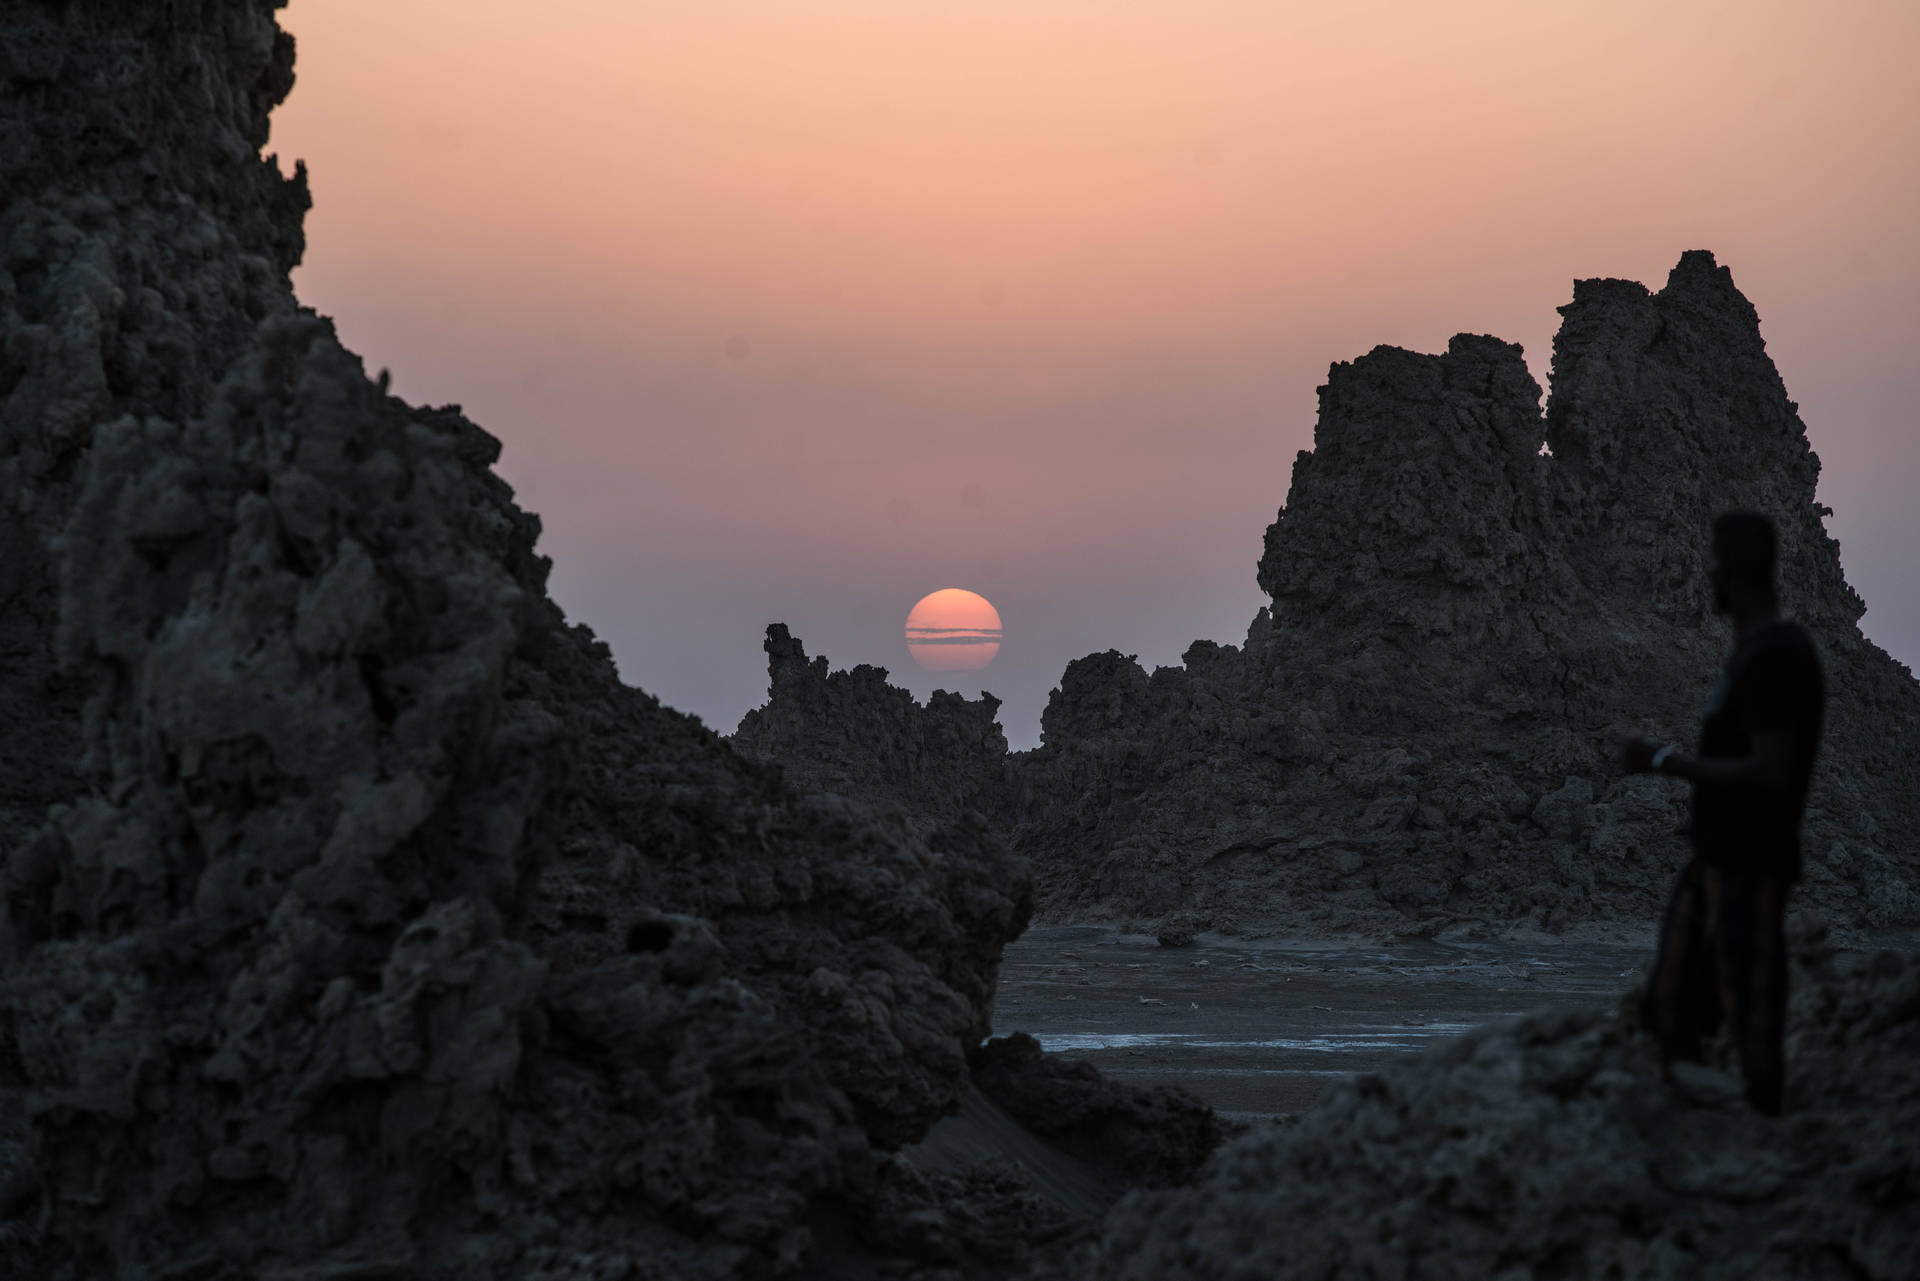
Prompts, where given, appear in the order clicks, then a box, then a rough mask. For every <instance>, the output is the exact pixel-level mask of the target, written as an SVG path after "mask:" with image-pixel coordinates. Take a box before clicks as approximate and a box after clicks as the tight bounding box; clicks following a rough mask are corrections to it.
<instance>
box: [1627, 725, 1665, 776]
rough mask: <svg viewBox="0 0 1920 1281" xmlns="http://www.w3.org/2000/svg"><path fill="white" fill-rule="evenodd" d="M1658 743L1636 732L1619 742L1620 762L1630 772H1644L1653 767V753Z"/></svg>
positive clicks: (1658, 746) (1657, 748)
mask: <svg viewBox="0 0 1920 1281" xmlns="http://www.w3.org/2000/svg"><path fill="white" fill-rule="evenodd" d="M1659 750H1660V744H1658V743H1656V742H1654V741H1653V740H1652V739H1650V738H1641V737H1640V736H1639V735H1638V734H1636V735H1634V736H1633V737H1632V738H1629V739H1627V740H1626V741H1625V742H1623V743H1621V744H1620V763H1621V764H1622V765H1624V766H1626V767H1627V769H1628V770H1629V771H1630V772H1631V773H1635V774H1645V773H1647V772H1648V771H1649V770H1651V769H1652V768H1653V754H1654V753H1655V752H1657V751H1659Z"/></svg>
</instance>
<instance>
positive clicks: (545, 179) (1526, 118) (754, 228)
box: [272, 0, 1920, 744]
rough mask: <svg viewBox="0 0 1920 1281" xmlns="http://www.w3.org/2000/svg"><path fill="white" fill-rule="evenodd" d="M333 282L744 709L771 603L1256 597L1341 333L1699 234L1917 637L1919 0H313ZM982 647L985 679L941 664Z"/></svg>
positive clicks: (1036, 635)
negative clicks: (1752, 313) (980, 596)
mask: <svg viewBox="0 0 1920 1281" xmlns="http://www.w3.org/2000/svg"><path fill="white" fill-rule="evenodd" d="M283 21H284V22H285V24H286V25H287V26H288V28H289V29H290V30H292V31H293V32H294V33H295V35H296V37H297V38H298V40H299V62H298V75H299V81H298V85H297V87H296V89H295V91H294V94H293V96H292V98H291V99H290V100H289V102H288V103H287V104H286V105H285V106H284V107H282V108H281V110H280V112H279V113H278V115H277V117H276V122H275V129H274V138H273V143H272V149H273V150H276V151H278V152H279V153H280V154H281V155H282V156H283V157H287V158H288V159H289V160H290V159H291V158H292V157H296V156H297V157H302V158H304V159H306V160H307V161H308V163H309V164H310V166H311V167H312V169H313V183H314V193H315V202H316V205H315V209H314V212H313V214H312V215H311V216H310V218H309V221H308V231H309V249H308V256H307V263H306V265H305V266H303V267H302V268H301V270H300V272H299V273H298V274H297V276H296V285H297V286H298V288H299V289H300V292H301V295H302V297H303V298H304V299H305V301H307V302H308V303H310V304H312V305H314V306H316V307H318V308H319V309H320V310H322V311H324V312H327V313H328V314H331V315H333V316H334V317H336V318H337V320H338V321H339V323H340V327H341V331H342V334H343V336H344V337H345V339H346V341H347V342H348V344H349V345H350V346H352V347H354V348H355V349H356V350H358V351H360V352H361V353H362V354H363V355H364V356H365V357H366V358H367V360H368V362H369V364H370V365H371V366H374V367H380V366H387V367H390V368H391V369H392V370H393V372H394V376H395V385H396V388H397V389H398V390H399V391H400V392H401V393H402V394H403V395H406V396H408V397H409V398H411V399H414V400H417V401H431V402H440V401H457V402H460V403H462V404H464V405H465V406H466V407H467V409H468V411H469V412H470V413H471V414H472V415H473V416H474V417H475V418H476V419H477V420H478V421H480V422H481V423H482V424H483V425H485V426H486V427H488V428H489V429H490V430H492V431H493V432H494V433H495V434H496V435H499V436H500V437H502V438H503V440H504V441H505V442H506V455H505V459H504V461H503V465H502V470H503V471H504V472H505V474H506V475H507V477H508V479H509V480H511V481H512V482H513V483H514V484H515V486H516V488H518V489H519V490H520V492H521V495H522V498H523V500H524V501H525V502H526V504H527V505H528V506H530V507H531V508H533V509H534V510H536V511H538V512H539V513H540V514H541V516H542V518H543V519H544V520H545V522H546V528H547V536H546V539H545V542H544V544H543V546H544V549H545V550H546V551H547V552H549V554H551V555H553V556H554V557H555V558H556V561H557V569H556V574H555V589H556V591H557V593H558V594H559V596H560V599H561V602H562V604H563V605H565V606H566V607H567V609H568V610H569V612H570V613H572V614H573V615H575V616H576V617H578V618H580V619H582V620H584V621H586V622H588V623H590V624H591V625H593V626H594V627H595V629H596V630H598V631H600V632H601V633H602V635H603V636H605V637H606V638H607V640H608V641H609V642H610V643H611V644H612V645H613V647H614V650H615V653H616V655H617V656H618V657H619V659H620V662H621V667H622V671H623V674H624V675H625V676H626V677H627V679H628V680H630V681H632V682H634V683H636V684H639V685H641V686H643V687H645V688H647V689H649V690H652V691H653V692H656V693H658V694H660V695H661V696H662V697H664V698H666V699H667V700H668V701H669V702H672V703H674V704H676V705H678V706H681V707H685V708H687V709H688V710H691V711H695V712H698V713H700V714H701V715H703V716H705V717H706V718H707V719H708V720H709V721H710V722H711V723H713V724H714V725H715V726H716V727H717V728H720V729H722V730H723V731H724V730H730V729H731V728H732V726H733V723H734V722H735V721H736V720H737V719H738V716H739V714H740V713H741V712H742V711H744V710H745V709H746V708H747V707H748V706H750V705H752V704H753V703H755V702H757V701H759V700H760V699H761V698H762V697H763V695H764V690H765V675H764V669H763V666H762V664H763V661H764V659H763V655H762V654H761V652H760V644H759V641H760V630H761V628H762V626H763V625H764V624H765V623H766V622H768V621H771V620H773V619H781V620H784V621H786V622H787V623H789V624H790V625H791V626H792V627H793V629H794V632H795V634H796V635H798V636H800V637H801V638H802V639H803V640H804V641H805V642H806V643H807V644H808V646H809V648H810V650H813V651H815V652H825V653H827V654H828V655H829V656H830V657H831V658H832V659H833V660H834V662H835V664H836V665H851V664H852V663H855V662H878V663H881V664H884V665H886V666H889V667H890V668H892V669H893V670H894V672H895V674H896V676H897V677H898V678H899V679H900V680H901V682H902V683H903V684H907V685H909V686H910V687H912V688H915V689H916V690H918V691H919V692H921V693H924V692H925V691H926V689H927V688H931V684H932V682H931V680H930V679H929V678H927V677H925V676H924V674H922V673H920V672H918V671H917V670H916V669H915V667H914V665H913V664H912V663H911V661H910V660H909V659H908V658H907V655H906V653H905V650H904V645H903V642H902V640H901V636H900V624H899V620H900V618H901V616H902V612H903V611H904V610H905V609H906V608H907V607H908V606H909V605H911V604H912V602H913V601H914V600H916V599H917V598H918V597H919V596H920V595H922V594H923V593H925V592H927V591H930V590H932V589H934V588H935V587H940V586H946V585H952V584H959V585H961V586H965V587H969V588H972V589H974V590H977V591H980V592H983V593H984V594H986V595H987V596H989V597H990V598H991V599H992V600H993V601H994V602H995V603H996V604H997V605H999V606H1000V608H1001V612H1002V614H1003V615H1004V617H1005V621H1006V645H1005V648H1004V649H1003V650H1002V652H1001V654H1000V657H999V658H998V659H997V660H996V662H995V663H994V664H993V666H992V667H991V668H989V669H988V671H987V672H986V673H984V675H985V677H986V682H987V685H988V687H989V688H991V689H992V690H993V691H994V692H995V693H997V694H1000V695H1001V696H1002V697H1004V698H1005V699H1006V700H1007V705H1006V707H1005V708H1004V709H1003V712H1002V718H1003V721H1004V722H1005V723H1006V725H1007V728H1008V730H1009V734H1010V736H1011V737H1012V738H1013V740H1014V741H1015V742H1016V743H1017V744H1018V743H1023V742H1031V741H1032V739H1033V736H1034V734H1035V733H1036V732H1037V723H1038V716H1039V711H1040V707H1041V706H1042V704H1043V702H1044V699H1045V694H1046V690H1047V688H1048V687H1049V686H1051V685H1052V684H1053V683H1054V682H1055V681H1056V680H1057V679H1058V677H1059V673H1060V670H1061V668H1062V667H1063V666H1064V665H1065V663H1066V662H1067V661H1068V660H1069V659H1071V658H1073V657H1076V656H1078V655H1079V654H1081V653H1085V652H1088V651H1090V650H1094V649H1103V648H1108V647H1113V648H1118V649H1121V650H1123V651H1125V652H1129V653H1139V654H1140V655H1141V657H1142V659H1143V661H1146V662H1149V663H1154V662H1171V661H1175V659H1176V658H1177V655H1178V654H1179V652H1180V651H1181V650H1182V649H1183V648H1184V647H1185V645H1186V643H1187V641H1189V640H1191V639H1193V638H1194V637H1198V636H1206V637H1211V638H1215V639H1223V640H1237V639H1238V637H1239V634H1240V633H1241V631H1242V630H1243V629H1244V627H1245V623H1246V620H1247V618H1248V617H1250V616H1251V614H1252V613H1253V611H1254V609H1255V608H1257V606H1258V605H1259V603H1260V600H1261V597H1260V594H1259V592H1258V590H1257V588H1256V587H1255V586H1254V583H1253V564H1254V560H1255V558H1256V557H1257V555H1258V551H1259V542H1260V535H1261V531H1262V530H1263V529H1264V527H1265V525H1266V524H1267V522H1269V521H1270V520H1272V518H1273V515H1274V511H1275V509H1276V508H1277V507H1278V506H1279V505H1280V503H1281V501H1282V500H1283V498H1284V496H1285V491H1286V485H1287V478H1288V469H1289V467H1290V465H1291V460H1292V457H1293V453H1294V451H1295V450H1296V449H1299V448H1303V447H1305V446H1307V445H1308V444H1310V443H1311V439H1312V428H1313V408H1314V387H1315V386H1316V385H1317V384H1318V383H1319V382H1321V381H1322V380H1323V379H1324V376H1325V371H1326V366H1327V364H1328V363H1329V362H1330V361H1333V360H1338V359H1347V358H1351V357H1352V356H1355V355H1358V354H1360V353H1361V352H1364V351H1366V350H1367V349H1368V348H1370V347H1372V346H1373V345H1375V344H1376V343H1381V342H1391V343H1398V344H1401V345H1404V346H1410V347H1414V348H1418V349H1422V350H1438V349H1440V348H1441V347H1443V346H1444V344H1445V341H1446V339H1447V337H1448V336H1449V335H1450V334H1452V333H1454V332H1456V331H1459V330H1472V331H1476V332H1491V333H1495V334H1499V335H1500V336H1502V337H1505V338H1508V339H1511V340H1515V341H1519V342H1522V343H1524V344H1525V345H1526V348H1527V351H1528V355H1529V359H1530V360H1531V361H1532V363H1533V364H1534V367H1535V371H1536V374H1537V375H1538V376H1539V377H1541V378H1542V380H1543V381H1544V378H1545V372H1546V371H1545V362H1546V356H1547V353H1548V348H1549V342H1550V339H1551V335H1552V331H1553V326H1554V324H1555V322H1556V321H1557V317H1556V316H1555V314H1554V310H1553V309H1554V308H1555V307H1556V306H1558V305H1559V304H1561V303H1563V302H1565V301H1566V299H1567V298H1568V297H1569V295H1570V293H1571V282H1572V280H1573V279H1574V278H1575V277H1577V276H1595V275H1616V276H1629V277H1633V278H1636V279H1640V280H1644V281H1647V282H1649V283H1651V284H1653V285H1655V286H1656V287H1657V286H1658V284H1659V283H1660V282H1661V281H1663V280H1664V278H1665V274H1666V271H1667V269H1668V268H1669V267H1671V266H1672V264H1673V262H1674V260H1675V259H1676V258H1677V257H1678V256H1679V254H1680V252H1681V251H1682V250H1683V249H1688V248H1694V247H1701V248H1709V249H1712V250H1714V252H1715V253H1716V254H1717V255H1718V256H1719V258H1720V261H1721V262H1723V263H1725V264H1727V265H1729V266H1730V267H1731V268H1732V269H1733V273H1734V279H1735V281H1736V282H1737V283H1738V284H1739V285H1740V286H1741V288H1742V289H1743V290H1745V292H1746V293H1747V294H1748V296H1749V297H1750V298H1752V299H1753V301H1754V303H1755V305H1756V306H1757V307H1758V308H1759V310H1760V313H1761V317H1762V322H1763V325H1764V327H1765V333H1766V337H1767V340H1768V344H1769V348H1770V350H1771V351H1772V352H1773V354H1774V358H1775V360H1776V361H1777V362H1778V363H1779V364H1780V366H1781V371H1782V374H1783V376H1784V377H1785V379H1786V381H1787V386H1788V389H1789V392H1790V393H1791V394H1792V395H1794V396H1795V398H1796V399H1797V400H1799V402H1800V404H1801V408H1802V414H1803V416H1804V417H1805V418H1806V420H1807V423H1808V426H1809V430H1810V434H1811V436H1812V439H1813V444H1814V447H1815V449H1816V450H1817V451H1819V453H1820V454H1821V457H1822V459H1823V460H1824V462H1825V464H1826V471H1825V474H1824V477H1823V482H1822V498H1823V500H1824V501H1826V502H1828V503H1829V504H1831V505H1832V506H1834V507H1835V508H1836V509H1837V515H1836V517H1835V518H1834V520H1833V521H1832V522H1831V525H1832V528H1833V530H1834V532H1835V533H1836V534H1837V535H1839V536H1840V538H1841V539H1842V543H1843V547H1844V553H1845V557H1846V564H1847V569H1848V573H1849V576H1850V578H1851V579H1852V581H1853V582H1854V584H1855V586H1856V587H1858V588H1860V589H1861V591H1862V593H1863V595H1864V596H1865V597H1866V600H1867V603H1868V606H1869V609H1870V613H1869V615H1868V618H1867V619H1866V623H1865V626H1866V629H1867V631H1868V634H1869V635H1871V636H1874V637H1875V638H1876V639H1878V640H1880V641H1881V643H1882V644H1884V645H1886V646H1887V647H1888V648H1889V649H1891V650H1892V651H1893V652H1894V653H1895V654H1896V656H1899V657H1901V658H1903V659H1905V660H1906V661H1908V662H1910V663H1911V662H1920V590H1916V589H1920V571H1917V570H1916V569H1915V568H1914V567H1913V565H1912V557H1911V556H1910V555H1909V554H1908V549H1910V548H1912V547H1914V546H1916V545H1920V517H1917V516H1915V515H1914V514H1913V513H1912V512H1911V511H1910V509H1911V508H1913V507H1915V506H1916V504H1914V503H1912V502H1911V501H1910V500H1909V498H1908V495H1909V494H1910V493H1911V492H1913V490H1914V489H1915V488H1916V487H1917V486H1920V450H1917V449H1916V442H1915V421H1914V416H1915V407H1916V405H1920V361H1915V360H1913V359H1912V357H1911V352H1913V351H1914V350H1916V349H1917V348H1920V236H1917V235H1916V234H1915V232H1914V228H1915V227H1916V226H1920V88H1917V87H1916V86H1917V85H1920V76H1916V75H1915V74H1914V72H1913V67H1914V66H1915V65H1916V62H1917V61H1920V6H1914V5H1912V4H1910V3H1904V2H1900V3H1894V2H1883V3H1848V2H1846V0H1841V2H1839V3H1822V4H1812V3H1802V4H1777V3H1764V2H1755V0H1744V2H1742V3H1697V4H1674V3H1671V2H1669V3H1660V4H1653V3H1637V2H1634V3H1619V2H1609V3H1598V2H1596V3H1588V4H1574V3H1558V2H1545V0H1513V2H1511V3H1468V2H1457V3H1454V4H1450V5H1446V6H1438V5H1431V4H1426V3H1342V4H1325V3H1316V4H1288V3H1281V2H1279V0H1262V2H1258V3H1255V2H1251V0H1249V2H1246V3H1227V2H1219V3H1196V4H1188V5H1179V6H1176V5H1171V4H1152V5H1150V4H1145V3H1123V2H1119V0H1100V2H1099V3H1095V2H1094V0H982V2H980V3H973V4H968V5H964V6H960V5H950V4H934V3H930V2H927V3H923V2H921V0H869V2H867V3H850V2H841V3H824V2H822V3H811V4H806V3H771V2H768V3H744V2H738V0H702V2H701V3H699V4H666V3H641V4H634V3H631V2H625V3H622V2H616V0H546V2H545V3H542V4H540V5H530V4H526V3H524V2H522V3H517V4H506V3H500V2H498V0H465V2H464V3H461V4H458V5H455V4H451V3H426V2H425V0H324V2H323V0H293V4H292V6H291V8H290V9H288V10H287V11H286V13H285V14H284V15H283ZM945 683H947V684H949V685H951V684H953V683H954V682H953V681H951V680H948V681H947V682H945Z"/></svg>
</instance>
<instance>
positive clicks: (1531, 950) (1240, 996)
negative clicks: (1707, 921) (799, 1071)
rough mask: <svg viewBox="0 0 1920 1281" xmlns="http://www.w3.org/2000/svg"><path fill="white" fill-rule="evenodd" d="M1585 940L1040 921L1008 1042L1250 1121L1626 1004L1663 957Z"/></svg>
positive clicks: (1016, 955) (1022, 950)
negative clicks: (1170, 929) (1440, 1047)
mask: <svg viewBox="0 0 1920 1281" xmlns="http://www.w3.org/2000/svg"><path fill="white" fill-rule="evenodd" d="M1656 928H1657V923H1649V924H1648V927H1647V940H1646V943H1645V944H1644V945H1641V946H1632V947H1628V946H1621V945H1619V944H1607V943H1592V942H1569V941H1556V940H1551V939H1540V940H1537V941H1514V940H1502V941H1486V942H1459V943H1435V942H1428V941H1424V940H1419V941H1410V942H1404V943H1329V942H1324V941H1315V942H1298V941H1287V940H1284V939H1265V940H1247V939H1241V938H1229V937H1225V936H1221V935H1213V934H1203V935H1201V936H1200V939H1199V941H1198V942H1197V943H1196V944H1195V945H1194V946H1192V947H1185V948H1166V947H1161V946H1160V945H1159V943H1157V942H1156V941H1155V940H1154V939H1153V937H1151V936H1149V935H1142V934H1123V933H1119V932H1116V931H1114V930H1111V929H1107V928H1103V927H1099V926H1038V927H1035V928H1033V929H1030V930H1029V931H1028V932H1027V933H1026V935H1025V936H1024V937H1023V938H1021V939H1019V940H1018V941H1017V942H1015V943H1014V944H1013V945H1012V946H1011V947H1009V948H1008V949H1007V950H1006V959H1005V962H1004V965H1003V967H1002V969H1001V973H1000V991H999V997H998V999H997V1001H996V1003H995V1009H994V1034H995V1035H996V1036H1004V1035H1007V1034H1008V1033H1012V1032H1027V1033H1030V1034H1032V1035H1033V1036H1034V1037H1036V1038H1037V1039H1038V1040H1039V1041H1040V1043H1041V1044H1042V1045H1043V1046H1044V1047H1045V1048H1047V1049H1048V1050H1052V1051H1056V1052H1059V1053H1062V1054H1067V1055H1070V1056H1072V1057H1084V1058H1087V1059H1090V1060H1092V1061H1093V1062H1094V1063H1095V1064H1097V1065H1098V1066H1099V1068H1100V1070H1101V1071H1102V1072H1105V1073H1108V1074H1109V1075H1111V1076H1114V1077H1116V1078H1118V1079H1121V1080H1125V1081H1131V1082H1134V1083H1137V1084H1142V1085H1151V1084H1159V1083H1165V1084H1170V1085H1179V1086H1183V1087H1185V1088H1186V1089H1188V1090H1190V1091H1192V1092H1193V1093H1194V1094H1196V1095H1198V1096H1199V1097H1200V1098H1202V1099H1204V1100H1206V1101H1207V1102H1208V1103H1210V1104H1212V1105H1213V1107H1214V1109H1215V1110H1216V1111H1218V1112H1221V1113H1223V1114H1226V1115H1227V1116H1228V1117H1231V1118H1233V1119H1235V1120H1242V1121H1258V1120H1261V1119H1263V1118H1265V1117H1268V1116H1273V1115H1276V1114H1285V1113H1295V1112H1301V1111H1304V1110H1306V1109H1307V1108H1309V1107H1311V1106H1312V1105H1313V1104H1314V1103H1315V1102H1316V1101H1317V1100H1318V1099H1319V1098H1320V1096H1321V1095H1322V1094H1323V1093H1324V1092H1325V1091H1326V1090H1327V1088H1328V1087H1329V1086H1330V1085H1331V1084H1333V1083H1334V1082H1336V1081H1338V1080H1339V1079H1341V1078H1342V1077H1345V1076H1349V1075H1351V1074H1353V1073H1355V1072H1366V1071H1372V1070H1375V1069H1377V1068H1380V1067H1382V1066H1383V1065H1385V1064H1388V1063H1391V1062H1393V1061H1394V1060H1395V1059H1398V1058H1401V1057H1403V1056H1405V1055H1408V1054H1411V1053H1415V1052H1418V1051H1419V1050H1420V1049H1422V1048H1424V1047H1426V1046H1427V1045H1429V1044H1431V1043H1432V1042H1433V1040H1434V1039H1435V1038H1436V1037H1446V1036H1453V1035H1457V1034H1458V1033H1460V1032H1463V1031H1465V1030H1466V1029H1468V1028H1470V1027H1474V1026H1477V1025H1479V1024H1482V1023H1487V1022H1491V1021H1494V1020H1498V1019H1505V1018H1510V1017H1512V1016H1514V1015H1516V1014H1521V1013H1524V1012H1526V1011H1528V1010H1535V1009H1540V1008H1542V1007H1544V1006H1555V1005H1573V1006H1585V1007H1591V1008H1596V1009H1607V1008H1612V1007H1613V1006H1615V1005H1616V1004H1617V1003H1618V1002H1619V999H1620V996H1621V994H1622V993H1623V992H1626V991H1628V990H1629V989H1630V988H1632V987H1633V986H1635V984H1637V982H1638V981H1639V978H1640V970H1641V967H1642V966H1643V965H1645V964H1646V963H1647V962H1649V961H1650V960H1651V959H1652V945H1653V936H1654V932H1655V929H1656Z"/></svg>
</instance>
